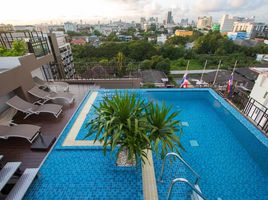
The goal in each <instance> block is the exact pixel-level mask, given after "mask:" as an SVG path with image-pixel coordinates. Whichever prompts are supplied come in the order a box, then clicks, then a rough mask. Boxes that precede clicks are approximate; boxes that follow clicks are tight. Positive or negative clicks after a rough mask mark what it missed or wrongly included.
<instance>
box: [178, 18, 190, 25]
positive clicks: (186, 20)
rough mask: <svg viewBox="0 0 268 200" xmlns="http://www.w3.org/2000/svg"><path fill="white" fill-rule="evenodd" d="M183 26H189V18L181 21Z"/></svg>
mask: <svg viewBox="0 0 268 200" xmlns="http://www.w3.org/2000/svg"><path fill="white" fill-rule="evenodd" d="M180 25H181V26H183V27H186V26H188V25H189V24H188V18H185V19H181V23H180Z"/></svg>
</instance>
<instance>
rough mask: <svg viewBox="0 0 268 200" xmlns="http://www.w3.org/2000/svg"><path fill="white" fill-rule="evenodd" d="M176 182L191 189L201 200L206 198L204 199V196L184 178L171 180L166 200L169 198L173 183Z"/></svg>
mask: <svg viewBox="0 0 268 200" xmlns="http://www.w3.org/2000/svg"><path fill="white" fill-rule="evenodd" d="M177 182H182V183H186V184H187V185H188V186H190V187H191V188H192V190H193V191H194V192H195V193H197V194H198V195H199V196H200V197H201V198H202V199H203V200H206V197H204V195H203V194H202V193H201V192H200V191H199V190H198V189H197V188H196V187H195V186H194V185H192V184H191V183H190V182H189V181H188V180H187V179H185V178H175V179H173V180H172V182H171V184H170V186H169V189H168V196H167V200H169V198H170V194H171V192H172V189H173V186H174V184H175V183H177Z"/></svg>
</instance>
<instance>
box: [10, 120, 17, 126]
mask: <svg viewBox="0 0 268 200" xmlns="http://www.w3.org/2000/svg"><path fill="white" fill-rule="evenodd" d="M17 125H18V124H16V123H14V122H13V121H11V122H10V126H17Z"/></svg>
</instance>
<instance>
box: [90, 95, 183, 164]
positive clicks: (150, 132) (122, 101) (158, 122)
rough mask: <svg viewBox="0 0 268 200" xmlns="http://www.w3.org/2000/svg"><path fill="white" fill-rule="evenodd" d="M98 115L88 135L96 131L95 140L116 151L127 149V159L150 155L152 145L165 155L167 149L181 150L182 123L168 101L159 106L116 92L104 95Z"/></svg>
mask: <svg viewBox="0 0 268 200" xmlns="http://www.w3.org/2000/svg"><path fill="white" fill-rule="evenodd" d="M95 114H96V115H95V116H96V118H94V119H92V120H91V121H89V122H88V124H87V127H88V128H89V131H88V134H87V136H86V137H89V136H91V135H92V134H96V136H95V141H97V140H98V141H100V142H101V143H102V144H103V149H104V154H105V153H106V151H107V148H108V147H109V148H111V151H116V152H117V157H118V155H119V153H120V152H122V151H126V152H127V158H128V160H137V159H138V158H141V160H142V161H143V162H144V161H145V160H146V159H147V150H149V149H152V150H154V151H155V152H156V153H158V154H160V155H161V157H163V156H164V155H165V154H166V153H167V152H168V151H175V152H179V149H183V147H182V145H181V143H180V134H181V123H180V122H179V121H178V120H176V117H177V116H178V114H179V113H178V112H171V107H168V106H166V105H165V104H163V105H161V106H159V105H158V104H153V103H152V102H149V103H148V102H145V100H143V99H141V97H138V95H137V94H135V93H132V94H129V93H116V94H115V95H114V96H112V97H111V98H108V97H104V99H103V101H102V102H101V103H100V105H99V107H95Z"/></svg>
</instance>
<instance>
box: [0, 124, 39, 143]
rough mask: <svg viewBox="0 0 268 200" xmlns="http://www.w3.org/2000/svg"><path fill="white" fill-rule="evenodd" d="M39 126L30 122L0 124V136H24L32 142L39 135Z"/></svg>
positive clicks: (4, 137) (6, 137) (5, 137)
mask: <svg viewBox="0 0 268 200" xmlns="http://www.w3.org/2000/svg"><path fill="white" fill-rule="evenodd" d="M40 129H41V127H39V126H35V125H31V124H18V125H15V126H3V125H0V138H2V139H8V138H10V137H19V138H25V139H27V140H28V141H29V142H30V143H32V142H33V141H34V140H35V138H36V137H37V136H38V135H39V133H40Z"/></svg>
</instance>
